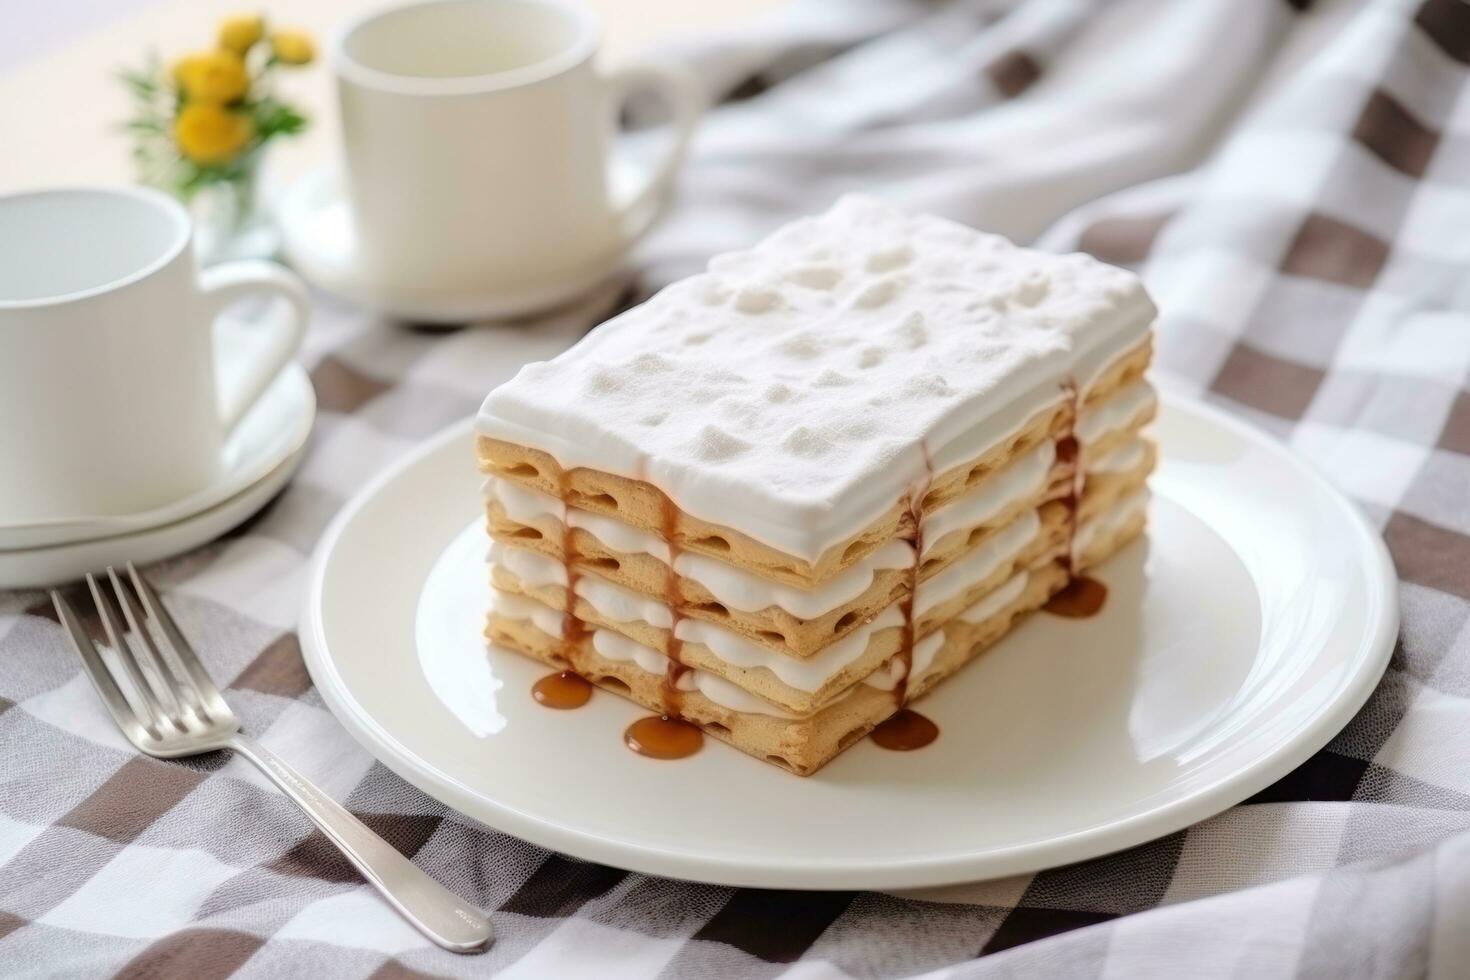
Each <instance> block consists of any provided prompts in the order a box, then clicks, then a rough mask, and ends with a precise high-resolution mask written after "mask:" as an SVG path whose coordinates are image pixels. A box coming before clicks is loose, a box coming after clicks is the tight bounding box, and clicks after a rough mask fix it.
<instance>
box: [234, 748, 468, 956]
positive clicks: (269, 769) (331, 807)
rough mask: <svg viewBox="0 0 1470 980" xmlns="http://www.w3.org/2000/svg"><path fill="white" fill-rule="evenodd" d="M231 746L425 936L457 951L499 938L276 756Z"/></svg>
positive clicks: (447, 891) (461, 902)
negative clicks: (283, 794)
mask: <svg viewBox="0 0 1470 980" xmlns="http://www.w3.org/2000/svg"><path fill="white" fill-rule="evenodd" d="M230 748H232V749H234V750H235V751H236V752H238V753H240V754H241V755H243V756H244V757H245V758H247V759H249V760H250V761H251V762H253V763H255V764H256V766H258V767H259V768H260V770H261V772H263V773H265V774H266V775H267V776H269V777H270V778H271V781H272V782H274V783H275V784H276V785H277V786H278V787H280V789H281V792H283V793H285V794H286V795H287V796H289V797H290V798H291V799H292V800H295V801H296V805H297V806H299V807H301V809H302V810H304V811H306V815H307V816H308V817H310V818H311V820H312V823H314V824H316V825H317V827H318V828H319V829H320V830H321V832H322V833H324V834H326V835H327V837H328V839H330V840H331V842H332V843H333V844H336V845H337V847H338V849H340V850H341V851H342V853H343V854H345V855H346V856H347V860H349V861H351V862H352V864H353V866H354V867H356V868H357V870H358V871H361V872H362V876H363V877H364V878H366V879H367V880H368V881H369V882H371V883H372V885H373V887H374V888H376V889H377V890H378V891H379V893H381V894H382V896H383V897H384V898H386V899H387V900H388V904H390V905H392V906H393V907H394V908H395V909H397V910H398V911H399V912H400V913H401V914H402V915H403V917H404V918H405V919H407V920H408V921H409V922H411V923H413V926H414V928H416V929H418V931H419V932H422V933H423V934H424V935H425V936H428V937H429V938H430V939H432V940H433V941H434V942H435V943H436V944H438V945H440V946H442V947H444V948H445V949H447V950H449V951H451V952H454V953H473V952H476V951H478V950H480V949H481V948H483V947H484V946H485V944H486V943H488V942H490V940H492V939H493V938H495V930H494V929H493V928H492V927H491V925H490V920H489V919H487V918H486V917H485V916H484V915H483V914H482V913H481V912H480V911H479V910H477V909H474V908H472V907H470V906H469V905H467V904H466V903H464V902H463V901H461V900H460V898H459V896H458V895H456V894H454V892H452V891H450V890H449V889H447V888H445V887H444V886H443V885H441V884H439V883H438V882H437V881H435V880H434V879H433V878H430V877H429V876H428V875H426V874H424V872H422V871H420V870H419V868H418V866H417V865H415V864H414V863H413V862H412V861H410V860H409V859H408V858H406V857H404V856H403V855H402V854H400V853H398V850H397V848H395V847H393V845H392V844H389V843H388V842H387V841H385V840H383V838H381V837H379V836H378V835H377V834H375V833H373V832H372V830H370V829H369V828H368V826H367V825H366V824H364V823H363V822H362V821H361V820H359V819H357V818H356V817H354V816H353V815H352V814H351V813H349V812H348V811H347V810H346V809H345V808H344V807H343V806H342V805H341V804H340V803H338V802H337V801H336V800H334V799H332V798H331V797H330V796H328V795H327V794H325V793H323V792H322V791H321V790H319V789H317V788H316V787H315V786H313V785H312V784H311V783H310V782H308V781H307V780H306V778H305V777H304V776H302V775H301V774H300V773H298V772H297V771H296V770H295V769H292V768H291V767H290V766H288V765H286V763H285V762H283V761H282V760H281V759H280V757H279V756H277V755H276V754H275V753H274V752H271V751H270V750H268V749H266V748H265V747H264V746H262V745H260V744H258V743H256V742H253V741H251V740H250V739H248V738H246V737H245V736H243V735H235V736H233V737H232V738H231V739H230Z"/></svg>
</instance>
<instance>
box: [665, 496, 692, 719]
mask: <svg viewBox="0 0 1470 980" xmlns="http://www.w3.org/2000/svg"><path fill="white" fill-rule="evenodd" d="M659 517H660V521H661V530H662V531H663V537H664V541H665V542H666V543H667V544H668V546H669V564H668V568H667V569H666V570H665V573H664V603H665V604H666V605H667V606H668V607H669V615H670V623H669V641H668V644H667V645H666V648H665V650H664V653H665V654H666V655H667V656H668V658H669V667H668V670H667V671H665V672H664V682H663V703H664V714H666V715H668V716H670V717H675V718H677V717H678V716H679V714H680V712H679V709H680V708H682V707H683V706H684V692H683V691H681V690H680V689H679V681H680V680H681V679H682V678H683V677H684V675H685V674H687V673H689V668H688V666H686V665H685V664H684V661H683V659H682V657H683V653H684V641H683V640H681V639H679V620H681V619H683V618H684V589H683V588H682V587H681V586H680V584H679V573H678V572H676V571H674V563H675V562H676V561H678V558H679V543H678V538H677V537H676V535H677V534H678V530H679V508H678V507H676V506H675V505H674V502H673V501H672V500H670V499H669V497H668V496H667V495H665V496H664V497H663V499H662V501H661V502H660V514H659Z"/></svg>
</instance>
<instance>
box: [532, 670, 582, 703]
mask: <svg viewBox="0 0 1470 980" xmlns="http://www.w3.org/2000/svg"><path fill="white" fill-rule="evenodd" d="M531 697H533V698H535V699H536V703H537V704H544V705H546V707H548V708H557V709H560V710H566V709H569V708H580V707H582V705H584V704H586V703H587V701H588V699H590V698H591V697H592V684H591V683H590V682H588V680H587V679H586V678H584V677H582V676H581V675H580V674H574V673H572V672H571V671H570V670H564V671H562V672H561V673H559V674H548V675H546V676H545V677H543V678H541V679H540V680H539V681H537V682H536V683H535V684H533V685H531Z"/></svg>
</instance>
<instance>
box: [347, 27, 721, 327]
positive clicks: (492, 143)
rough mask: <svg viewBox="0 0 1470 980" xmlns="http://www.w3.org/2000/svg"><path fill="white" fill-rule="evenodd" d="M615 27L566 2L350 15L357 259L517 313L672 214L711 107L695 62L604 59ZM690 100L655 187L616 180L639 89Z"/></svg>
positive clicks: (441, 299) (654, 177)
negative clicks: (607, 29)
mask: <svg viewBox="0 0 1470 980" xmlns="http://www.w3.org/2000/svg"><path fill="white" fill-rule="evenodd" d="M597 42H598V26H597V22H596V20H595V18H594V17H593V16H592V14H591V13H590V12H588V11H587V10H585V9H583V8H581V7H578V6H574V5H572V4H569V3H563V2H560V0H555V2H554V0H427V2H419V3H411V4H408V5H404V6H394V7H389V8H387V9H384V10H380V11H378V12H376V13H371V14H369V15H367V16H365V17H362V18H360V19H358V20H356V21H354V22H353V23H351V24H349V25H348V26H347V27H346V28H345V29H344V30H342V31H341V32H340V33H339V35H338V36H337V38H336V41H335V43H334V46H333V59H332V60H333V66H334V70H335V72H336V77H337V87H338V93H339V96H340V101H341V113H342V134H343V141H344V148H345V156H346V171H347V190H348V197H349V201H350V206H351V214H352V219H353V224H354V228H355V235H356V252H357V259H356V261H357V263H358V264H359V267H360V269H361V272H362V274H363V276H364V277H365V278H366V279H368V280H369V281H370V282H371V283H372V285H373V287H374V288H376V289H378V290H380V291H381V292H383V293H386V294H392V295H394V296H395V297H397V298H398V300H399V304H400V305H403V304H404V303H405V302H407V303H409V304H411V303H413V302H414V301H415V300H419V299H421V300H423V301H425V304H426V305H429V304H432V305H434V306H436V307H438V308H445V307H453V306H455V305H456V301H457V300H459V299H461V298H462V299H463V305H465V306H467V307H469V306H473V305H475V302H476V301H475V300H474V299H472V298H471V297H476V296H481V297H482V296H484V295H486V294H491V295H495V294H501V295H504V296H506V297H516V299H510V300H508V303H509V305H510V306H515V307H519V309H515V310H512V309H507V310H506V312H526V311H529V310H530V309H533V308H535V307H536V306H538V305H545V301H546V300H548V299H551V298H567V297H568V292H569V287H573V286H575V285H580V286H582V287H583V288H585V287H586V286H590V285H592V284H593V283H595V282H596V281H597V280H598V279H600V278H602V277H604V276H606V275H607V274H608V273H609V272H610V271H611V270H612V268H614V267H615V266H616V264H617V262H618V260H619V259H620V257H621V256H622V254H623V253H624V252H625V251H626V250H627V248H628V246H629V245H630V244H632V242H634V241H635V240H636V239H637V238H638V237H639V236H640V235H642V234H643V233H644V232H645V231H647V230H648V228H649V227H650V226H651V225H652V224H653V222H654V221H655V220H656V218H657V217H658V215H659V213H660V212H661V210H662V208H663V206H664V204H665V202H666V201H667V197H668V195H667V191H668V189H669V185H670V183H671V181H672V179H673V177H674V175H675V173H676V171H677V170H678V168H679V165H680V163H681V162H682V160H683V156H684V149H685V146H686V144H687V142H688V139H689V136H690V133H691V132H692V131H693V128H694V125H695V122H696V121H697V119H698V117H699V114H700V112H701V111H702V108H703V97H702V95H701V92H700V89H699V87H698V85H697V83H695V82H694V81H693V80H692V79H691V78H689V77H688V76H686V75H685V74H683V73H682V72H680V71H677V70H674V69H672V68H664V67H639V68H628V69H625V70H622V71H616V72H613V73H611V74H604V73H602V72H600V71H599V70H598V69H597V68H596V67H595V66H594V65H593V56H594V55H595V53H596V49H597ZM646 89H653V90H656V91H657V92H659V93H661V94H662V96H663V97H664V98H665V99H666V100H667V102H668V104H669V106H670V107H671V110H672V113H673V125H672V129H673V137H672V139H671V140H670V142H669V146H668V149H667V150H666V152H665V153H664V155H663V157H662V159H661V161H660V162H659V163H658V164H657V165H656V166H654V167H652V168H651V169H650V170H649V172H648V173H647V174H646V175H645V176H644V178H643V180H642V181H641V182H640V185H641V186H639V187H637V188H636V189H632V190H630V191H628V192H626V193H619V192H618V191H617V190H615V185H614V182H613V181H612V180H611V178H610V175H609V144H610V142H611V134H612V131H613V128H614V123H615V117H616V115H617V112H618V109H619V108H620V107H621V105H622V103H623V102H624V100H625V99H626V98H627V96H629V95H630V94H632V93H633V92H635V91H639V90H646Z"/></svg>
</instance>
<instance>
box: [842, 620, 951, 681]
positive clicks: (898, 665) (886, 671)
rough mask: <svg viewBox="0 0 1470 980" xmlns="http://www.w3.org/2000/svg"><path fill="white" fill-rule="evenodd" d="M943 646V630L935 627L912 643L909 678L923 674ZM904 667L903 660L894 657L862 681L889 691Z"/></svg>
mask: <svg viewBox="0 0 1470 980" xmlns="http://www.w3.org/2000/svg"><path fill="white" fill-rule="evenodd" d="M942 646H944V630H942V629H937V630H935V631H934V632H933V633H930V634H929V635H928V636H926V637H924V638H923V639H922V640H920V641H919V642H918V643H915V644H914V652H913V656H912V657H910V659H911V660H912V661H913V665H912V667H910V668H908V674H909V676H910V677H911V678H913V679H915V680H917V679H918V678H920V677H922V676H923V675H924V672H925V671H927V670H928V669H929V666H930V665H931V664H933V663H934V658H935V657H936V656H938V655H939V648H940V647H942ZM904 673H905V667H904V663H903V660H901V659H900V658H898V657H894V658H892V659H891V660H889V661H888V662H887V663H886V664H884V665H883V666H882V667H879V668H878V669H877V670H875V671H873V672H872V673H871V674H869V675H868V676H867V677H864V678H863V680H862V683H864V684H866V685H868V686H869V687H876V688H877V689H878V690H880V691H891V690H893V689H894V688H895V687H897V686H898V682H899V681H901V680H903V676H904Z"/></svg>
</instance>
